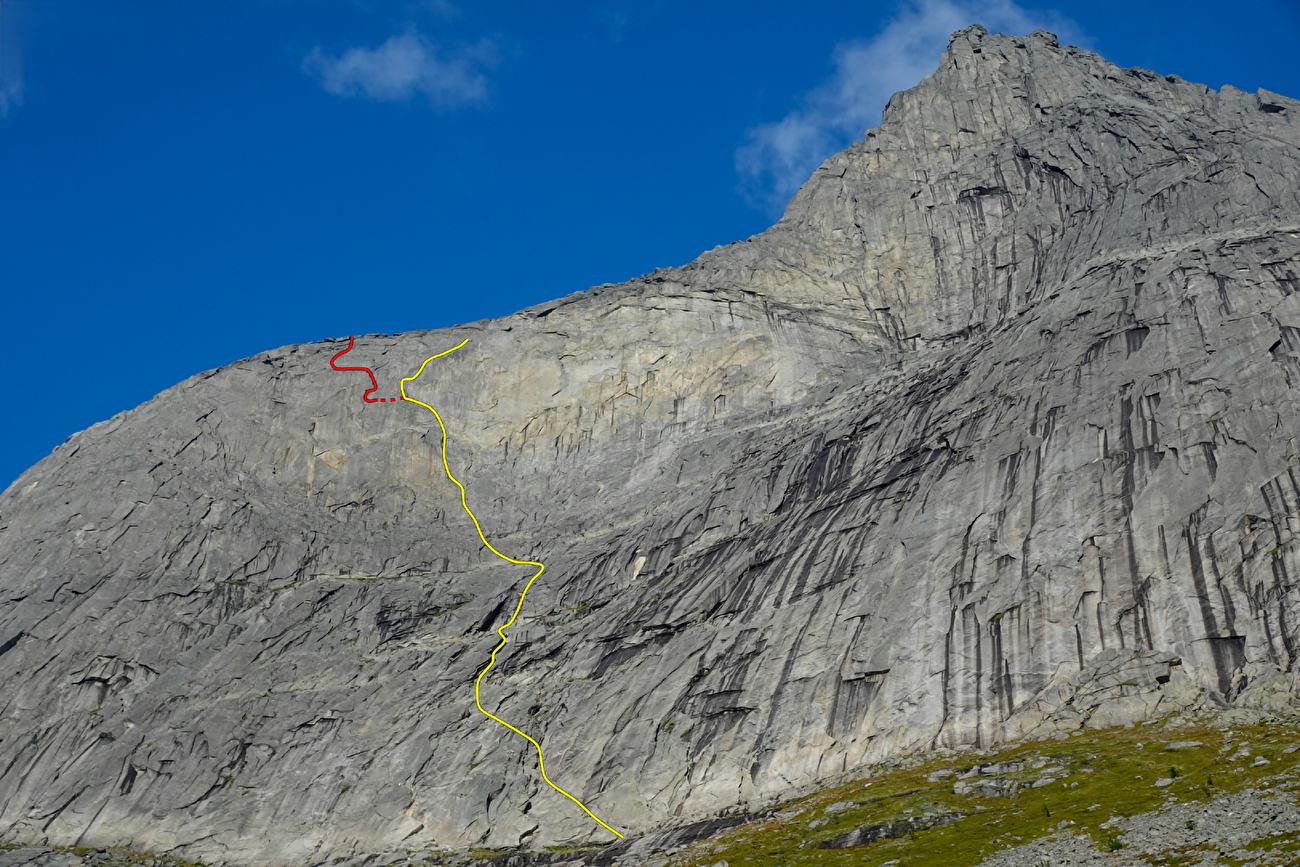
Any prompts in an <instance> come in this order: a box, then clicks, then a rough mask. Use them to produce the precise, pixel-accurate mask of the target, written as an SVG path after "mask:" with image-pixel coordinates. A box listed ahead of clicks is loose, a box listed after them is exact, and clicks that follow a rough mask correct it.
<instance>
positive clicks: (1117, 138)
mask: <svg viewBox="0 0 1300 867" xmlns="http://www.w3.org/2000/svg"><path fill="white" fill-rule="evenodd" d="M465 338H469V340H470V342H469V344H468V345H467V346H466V347H465V348H464V349H462V350H460V351H459V352H457V353H455V354H454V355H452V356H448V357H447V358H446V359H442V360H439V361H438V362H435V363H434V364H432V365H430V368H429V369H428V370H427V372H426V373H425V374H424V375H423V376H422V377H421V379H420V380H418V381H417V382H415V383H414V384H413V385H408V393H411V394H413V395H414V396H416V397H418V398H419V399H421V400H423V401H425V402H427V403H429V404H431V405H433V406H435V407H437V408H438V409H439V411H440V412H442V413H443V416H444V418H445V419H446V421H447V426H448V432H449V435H450V448H449V454H450V459H451V462H452V466H453V468H454V469H455V470H457V471H458V474H459V475H460V476H461V478H462V479H463V480H464V481H466V482H467V484H468V487H469V492H470V494H469V496H470V498H471V501H472V503H473V504H474V507H475V510H476V512H477V513H478V514H479V516H480V518H481V519H483V522H484V529H485V531H486V532H487V533H488V537H489V538H490V539H491V540H492V542H493V544H494V545H496V546H497V547H498V548H499V549H501V550H502V551H504V552H506V553H510V554H512V555H513V556H516V557H527V558H528V559H536V560H541V561H543V562H545V563H546V564H547V566H548V568H547V571H546V573H545V575H544V576H543V579H541V580H539V582H538V584H537V585H536V587H535V588H534V589H533V590H532V591H531V593H530V594H529V597H528V604H527V606H526V607H525V610H524V611H523V612H522V613H521V615H520V619H519V620H518V621H517V623H516V626H515V628H514V632H513V633H512V636H513V638H514V640H513V641H512V643H511V644H510V645H509V646H508V648H507V651H506V652H504V653H503V656H502V658H501V660H500V664H499V667H498V669H497V670H495V671H494V673H493V675H492V677H491V678H490V679H489V680H488V681H487V682H485V684H484V701H485V705H487V706H488V707H490V708H491V709H492V710H493V712H494V713H498V714H499V715H501V716H502V717H503V718H505V719H508V720H515V721H518V722H519V724H521V725H522V726H523V727H524V728H525V729H526V730H528V731H529V732H530V733H532V734H534V735H535V736H537V737H538V738H539V740H541V741H542V743H543V745H544V746H545V748H546V750H547V756H548V761H547V765H548V772H549V773H550V774H551V776H552V778H553V779H555V780H556V782H558V783H560V784H561V785H563V786H565V787H566V788H567V789H568V790H569V791H572V792H574V793H575V794H576V795H578V796H579V797H581V798H582V799H583V800H584V801H586V802H587V803H588V804H590V805H591V806H592V807H593V809H595V810H596V812H597V813H598V814H599V815H601V816H602V818H604V819H606V820H608V821H610V822H611V823H612V824H615V825H617V826H619V827H621V828H624V829H627V830H628V831H629V832H630V833H639V832H643V831H646V830H649V829H652V828H656V827H661V826H664V825H666V824H671V823H674V822H682V821H687V820H689V819H698V818H702V817H708V816H712V815H717V814H719V813H720V812H723V811H725V810H728V809H731V808H734V807H736V806H737V805H744V804H750V805H752V804H754V803H758V802H762V801H764V800H765V799H768V798H772V797H775V796H778V795H780V794H781V793H782V792H785V791H788V790H789V789H790V787H792V786H797V785H803V784H807V783H811V782H815V781H817V780H819V779H823V778H826V777H828V776H830V775H833V774H836V773H839V772H841V771H844V770H846V769H850V768H853V767H855V766H858V765H861V764H863V763H867V762H871V761H875V760H879V759H883V758H886V757H889V756H893V755H897V754H899V753H903V752H917V751H925V750H928V749H932V748H935V747H942V746H959V745H977V746H987V745H989V744H990V743H993V742H996V741H998V740H1002V739H1008V738H1015V737H1020V736H1025V735H1045V734H1051V733H1056V732H1066V731H1070V730H1072V729H1075V728H1078V727H1080V726H1102V725H1111V724H1120V723H1125V722H1129V721H1133V720H1137V719H1142V718H1145V717H1149V716H1152V715H1158V714H1161V713H1165V712H1169V711H1172V710H1180V709H1186V708H1195V707H1213V706H1226V705H1229V704H1236V705H1238V706H1240V707H1255V708H1261V707H1263V708H1268V707H1276V706H1281V705H1284V704H1286V703H1287V702H1289V701H1290V697H1291V691H1292V685H1293V682H1294V665H1293V663H1294V659H1295V656H1296V653H1297V650H1296V648H1297V642H1300V634H1297V626H1296V624H1297V623H1300V588H1297V585H1296V581H1295V578H1294V576H1295V575H1297V574H1298V573H1297V570H1298V569H1300V558H1298V557H1297V547H1296V533H1297V531H1300V478H1297V472H1298V471H1297V470H1296V469H1295V464H1296V463H1298V462H1300V461H1298V460H1297V451H1298V450H1300V445H1298V443H1297V439H1296V437H1297V434H1296V431H1297V430H1300V412H1298V409H1297V403H1296V395H1297V388H1300V103H1297V102H1296V101H1295V100H1292V99H1288V98H1286V97H1282V96H1279V95H1277V94H1272V93H1269V92H1267V91H1260V92H1259V93H1257V94H1253V95H1252V94H1247V93H1243V92H1241V91H1238V90H1235V89H1233V88H1230V87H1225V88H1224V89H1223V90H1222V91H1220V92H1217V93H1216V92H1214V91H1212V90H1210V89H1208V88H1206V87H1204V86H1202V85H1198V84H1192V83H1189V82H1186V81H1183V80H1181V79H1178V78H1176V77H1173V76H1169V77H1164V76H1159V75H1156V74H1154V73H1151V72H1146V71H1143V70H1138V69H1130V70H1123V69H1119V68H1117V67H1115V66H1114V65H1112V64H1109V63H1107V62H1106V61H1104V60H1103V59H1101V58H1099V57H1097V56H1096V55H1095V54H1091V53H1088V52H1085V51H1081V50H1079V49H1077V48H1073V47H1068V46H1060V45H1059V44H1058V43H1057V40H1056V38H1055V37H1054V36H1052V35H1051V34H1047V33H1043V32H1041V31H1040V32H1037V33H1035V34H1031V35H1030V36H1026V37H1017V36H1006V35H995V34H988V33H987V32H985V31H984V29H983V28H981V27H972V28H969V29H967V30H964V31H961V32H959V33H957V34H955V35H954V37H953V40H952V43H951V45H950V46H949V48H948V50H947V52H946V53H945V54H944V55H943V58H942V59H941V61H940V65H939V69H938V70H937V71H936V72H935V73H934V74H933V75H931V76H929V77H927V78H926V79H925V80H924V81H922V82H921V83H920V84H919V85H917V87H915V88H912V89H911V90H908V91H905V92H903V93H900V94H897V95H896V96H895V97H894V98H893V99H892V100H891V101H890V104H889V107H888V110H887V111H886V113H885V116H884V119H883V121H882V123H881V125H880V126H879V127H878V128H875V129H872V130H870V131H868V132H867V133H866V135H865V137H864V139H863V140H862V141H861V142H858V143H856V144H854V145H853V146H852V147H850V148H848V149H847V150H845V151H843V152H841V153H839V154H837V155H836V156H834V157H832V158H831V159H830V160H828V161H827V162H826V163H825V164H824V165H822V166H821V167H820V168H819V169H818V170H817V171H816V172H815V173H814V175H813V176H812V178H811V179H810V180H809V181H808V183H807V184H805V185H804V187H803V188H802V189H801V190H800V191H799V193H798V194H797V195H796V196H795V197H794V199H793V200H792V201H791V203H790V205H789V207H788V208H787V210H786V213H785V215H784V217H783V218H782V219H781V220H780V221H779V222H778V223H777V224H776V225H775V226H774V227H773V228H772V229H770V230H769V231H767V232H765V233H763V234H761V235H758V236H755V237H754V238H751V239H750V240H748V241H746V242H743V243H736V244H731V245H729V246H725V247H719V248H717V249H715V250H712V251H710V252H707V253H705V254H703V255H702V256H700V257H699V258H698V259H697V260H695V261H694V262H692V263H690V264H689V265H686V266H683V267H681V268H671V269H663V270H660V271H657V272H656V273H655V274H652V275H647V276H646V277H643V278H640V279H638V280H634V281H630V282H628V283H624V284H619V285H617V286H610V287H601V288H598V289H593V290H589V291H586V292H580V293H577V294H575V295H571V296H569V297H567V298H564V299H562V300H559V301H555V302H551V303H548V304H544V305H538V306H536V307H533V308H530V309H529V310H525V311H522V312H520V313H518V314H515V315H513V316H509V317H506V318H504V319H499V320H491V321H485V322H479V323H474V324H471V325H466V326H457V327H455V328H452V329H444V330H441V331H431V332H421V333H413V334H403V335H395V336H387V335H371V336H369V337H365V338H361V339H359V340H357V342H356V347H355V349H354V350H353V353H352V355H351V356H349V357H350V358H355V359H356V361H355V362H353V363H354V364H364V365H366V366H368V367H371V368H373V369H374V371H375V372H376V374H377V375H378V377H379V380H380V385H381V391H380V395H381V396H384V395H387V396H392V395H395V394H396V393H397V382H398V380H399V379H400V378H401V377H404V376H409V375H411V374H412V373H413V372H414V371H415V369H416V368H417V367H418V365H419V364H420V362H421V361H422V360H423V359H424V358H426V357H427V356H429V355H431V354H433V353H434V352H439V351H442V350H444V349H447V348H449V347H451V346H452V345H454V344H456V343H458V342H460V341H461V340H462V339H465ZM345 346H346V340H344V341H342V342H339V341H337V340H332V341H325V342H322V343H319V344H309V345H303V346H289V347H285V348H282V349H279V350H275V351H273V352H268V353H265V354H263V355H260V356H257V357H254V358H251V359H248V360H246V361H242V362H239V363H236V364H233V365H231V366H229V367H226V368H223V369H220V370H216V371H210V372H208V373H204V374H201V375H199V376H196V377H194V378H192V379H190V380H188V381H186V382H184V383H181V384H180V385H178V386H176V387H174V388H172V389H169V390H168V391H166V392H164V393H163V394H161V395H159V396H158V397H157V398H155V399H154V400H152V401H150V402H148V403H146V404H144V405H142V406H140V407H138V408H136V409H134V410H132V411H130V412H127V413H123V414H121V415H118V416H116V417H114V418H113V419H111V420H109V421H107V422H104V423H102V424H99V425H96V426H94V427H92V428H90V429H89V430H87V431H84V432H82V433H80V434H77V435H75V436H73V437H72V438H70V439H69V441H68V442H67V443H66V444H65V445H63V446H61V447H60V448H58V449H56V450H55V452H54V453H53V454H52V455H51V456H50V457H48V458H47V459H45V460H44V461H42V462H41V463H39V464H37V465H36V466H35V467H33V468H32V469H31V470H29V471H28V472H27V473H25V474H24V475H23V476H22V477H21V478H20V479H19V480H18V481H17V482H15V483H14V485H12V486H11V487H10V488H9V489H8V490H7V491H6V492H5V493H4V494H3V495H0V594H3V595H0V672H2V673H3V679H4V688H3V690H0V841H13V842H22V843H27V844H57V845H71V844H76V845H92V846H127V847H132V848H135V849H140V850H146V851H167V852H173V853H177V854H180V855H184V856H187V857H198V858H205V859H211V860H228V861H232V862H240V863H266V864H307V863H317V862H322V861H325V860H328V859H331V858H340V857H347V856H356V855H362V854H366V853H372V852H381V851H385V850H392V849H411V848H421V847H451V848H466V847H470V846H476V845H487V846H511V845H526V846H544V845H551V844H556V843H570V842H583V841H593V840H604V839H607V838H608V835H607V834H606V833H605V832H604V831H603V830H602V829H600V828H599V827H598V826H596V825H594V823H592V822H591V821H590V820H589V819H588V818H587V817H586V816H585V815H584V814H582V813H581V811H579V810H577V808H576V807H574V805H573V804H572V803H571V802H569V801H567V800H565V799H563V798H562V797H561V796H559V795H558V794H556V793H554V792H553V791H551V790H550V789H549V788H547V787H546V786H545V785H544V784H543V783H542V781H541V778H540V776H539V774H538V773H537V768H536V765H535V760H534V757H533V754H532V753H531V747H530V746H529V745H528V744H527V743H526V742H524V741H522V740H521V739H519V738H516V737H513V736H511V735H509V733H507V732H504V731H503V730H502V729H501V727H500V726H498V725H496V724H495V723H492V722H491V721H489V720H487V719H485V718H484V717H482V716H481V715H479V714H477V712H476V711H475V709H474V705H473V686H472V684H473V680H474V677H475V676H476V675H477V673H478V672H479V671H480V670H481V669H482V667H483V665H484V664H485V662H486V657H487V654H488V652H489V651H490V649H491V647H492V645H493V644H494V643H495V640H496V639H495V636H494V634H493V632H492V629H493V628H494V626H495V625H497V624H498V623H499V622H500V621H501V619H502V617H503V614H502V612H503V609H504V608H505V607H507V603H508V602H509V601H511V600H513V599H514V598H516V594H517V593H518V591H519V589H521V582H522V581H523V580H526V579H527V576H528V575H529V574H531V570H528V569H527V568H522V569H521V568H515V567H510V566H508V565H501V564H500V561H497V560H495V558H493V557H491V555H490V554H486V552H485V551H484V550H483V549H482V547H481V545H480V544H479V542H478V540H477V538H476V536H475V534H474V532H473V528H472V526H471V525H470V524H469V523H468V519H466V518H465V516H464V514H463V513H462V512H461V511H460V510H459V504H458V500H457V495H458V492H457V491H456V490H455V488H454V487H453V486H452V485H451V484H450V483H449V482H448V481H447V480H446V478H445V477H444V476H443V474H442V469H441V466H440V463H439V460H438V450H439V448H440V439H439V435H438V431H437V427H436V425H433V426H431V424H430V422H431V418H430V417H429V413H428V412H427V411H425V410H423V409H421V408H419V407H413V406H411V405H408V404H388V403H385V404H379V405H373V404H364V403H363V402H362V400H361V394H362V392H363V391H364V389H365V388H367V387H369V383H368V380H367V379H366V378H365V377H364V375H362V374H357V373H338V372H335V371H333V370H331V369H330V365H329V359H330V358H331V356H333V355H334V354H335V353H337V352H339V351H340V350H341V349H342V348H344V347H345ZM505 616H508V612H507V614H506V615H505Z"/></svg>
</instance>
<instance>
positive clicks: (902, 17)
mask: <svg viewBox="0 0 1300 867" xmlns="http://www.w3.org/2000/svg"><path fill="white" fill-rule="evenodd" d="M976 23H979V24H983V25H984V26H985V27H987V28H988V29H989V31H990V32H998V31H1001V32H1006V33H1020V34H1026V33H1029V32H1031V31H1033V30H1037V29H1039V28H1044V29H1047V30H1052V31H1054V32H1056V33H1057V34H1059V35H1060V36H1061V37H1062V39H1065V40H1067V41H1070V42H1075V41H1077V39H1078V37H1079V35H1080V34H1079V30H1078V28H1077V26H1076V25H1074V24H1073V23H1072V22H1071V21H1069V20H1068V19H1066V18H1062V17H1061V16H1060V15H1058V14H1056V13H1054V12H1041V11H1033V10H1027V9H1023V8H1021V7H1020V6H1017V5H1016V4H1015V3H1014V2H1012V0H916V2H908V0H904V2H903V3H902V4H901V5H900V6H899V8H898V10H897V12H895V14H894V17H893V18H891V19H890V20H889V22H888V23H887V24H886V25H885V27H884V29H883V30H881V31H880V33H878V34H876V35H875V36H873V37H871V38H870V39H862V40H855V41H852V42H844V43H841V44H840V45H838V46H836V48H835V52H834V56H833V61H834V64H835V71H834V72H833V73H832V74H831V76H830V77H829V78H828V79H827V80H826V81H824V82H823V83H822V84H821V85H819V86H818V87H816V88H814V89H813V90H812V91H811V92H809V93H808V94H806V95H805V96H804V98H803V100H802V102H803V105H802V106H801V107H800V108H798V109H796V110H795V111H792V112H790V113H789V114H787V115H786V116H785V117H784V118H782V119H781V120H779V121H776V122H774V123H765V124H762V125H760V126H757V127H755V128H753V129H751V130H749V132H748V139H749V141H748V142H747V143H746V144H745V145H743V146H742V147H740V148H739V149H738V150H737V151H736V171H737V172H738V173H739V174H740V177H741V190H742V192H743V193H744V195H745V197H746V199H747V200H748V201H749V202H750V204H751V205H753V206H755V207H758V208H762V209H764V210H767V211H769V212H771V213H772V214H774V215H779V214H780V213H781V211H782V210H783V209H784V207H785V205H786V203H787V202H788V201H789V200H790V197H791V196H793V195H794V193H795V192H796V191H797V190H798V189H799V187H800V186H801V185H802V184H803V182H804V181H806V180H808V177H809V175H811V174H812V172H813V170H814V169H816V168H817V166H819V165H821V163H822V162H823V161H825V160H826V158H827V157H829V156H831V155H832V154H834V153H835V152H836V151H838V150H840V149H842V148H843V147H845V146H847V145H848V144H849V143H850V142H852V141H854V140H855V139H858V138H861V137H862V135H863V134H864V133H865V132H866V131H867V130H868V129H870V128H871V127H873V126H876V125H877V124H879V123H880V113H881V111H882V110H883V109H884V107H885V104H886V103H887V102H889V97H891V96H893V95H894V93H896V92H897V91H900V90H906V89H907V88H909V87H912V86H914V85H915V84H916V83H917V82H919V81H920V80H921V79H922V78H924V77H925V76H926V75H929V74H930V73H931V72H933V71H934V70H935V68H936V67H937V66H938V65H939V55H940V54H941V53H942V52H943V50H944V49H945V48H947V47H948V37H949V36H950V35H951V34H952V33H954V32H956V31H958V30H961V29H962V28H964V27H968V26H970V25H971V24H976Z"/></svg>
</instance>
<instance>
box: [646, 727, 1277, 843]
mask: <svg viewBox="0 0 1300 867" xmlns="http://www.w3.org/2000/svg"><path fill="white" fill-rule="evenodd" d="M1186 741H1199V742H1200V743H1201V744H1202V745H1201V746H1199V747H1191V748H1185V749H1180V750H1177V751H1172V752H1171V751H1167V750H1166V749H1165V746H1166V744H1168V743H1177V742H1186ZM1225 746H1227V747H1228V749H1226V750H1225V749H1224V747H1225ZM1289 746H1300V731H1296V730H1295V729H1292V728H1286V727H1282V726H1256V727H1249V728H1240V729H1237V730H1236V731H1234V732H1225V731H1222V730H1219V729H1214V728H1209V727H1185V726H1180V727H1177V728H1173V727H1170V728H1165V727H1163V726H1161V725H1159V724H1155V725H1145V726H1139V727H1136V728H1132V729H1112V730H1108V731H1101V732H1089V733H1085V734H1082V735H1079V736H1076V737H1070V738H1068V739H1065V740H1047V741H1033V742H1028V743H1022V744H1018V745H1014V746H1010V747H1007V748H1006V749H1001V750H998V751H997V752H996V753H988V754H979V753H975V752H973V751H968V752H957V753H948V754H946V755H942V756H935V757H931V758H929V759H926V760H924V761H912V762H910V763H909V762H906V761H905V762H903V763H901V764H900V765H899V766H897V767H895V768H893V769H878V771H877V773H875V774H874V775H873V776H870V777H868V778H864V779H860V780H856V781H854V782H850V783H846V784H843V785H839V786H834V787H831V788H827V789H824V790H822V791H819V792H817V793H815V794H812V795H808V796H806V797H803V798H800V799H797V800H794V801H790V802H787V803H785V804H783V805H781V806H780V807H779V808H777V815H776V817H775V818H772V819H768V820H766V821H762V822H754V823H750V824H747V825H743V826H741V827H739V828H736V829H733V830H732V831H730V832H727V833H725V834H721V835H719V836H718V837H714V838H712V839H710V840H705V841H701V842H700V843H697V844H695V845H693V846H691V847H688V848H686V849H684V850H683V851H681V852H679V853H677V854H676V855H675V856H674V857H673V858H672V861H671V864H672V867H709V865H711V864H714V863H716V862H717V861H719V860H725V861H727V862H728V864H729V865H730V867H800V865H808V867H812V865H816V867H850V865H851V867H878V865H881V864H883V863H885V862H887V861H893V860H898V861H899V862H900V865H902V867H964V865H971V867H973V865H977V864H979V862H980V861H982V860H983V859H984V858H986V857H988V856H989V855H991V854H992V853H994V852H996V851H998V850H1000V849H1005V848H1010V847H1013V846H1019V845H1021V844H1023V843H1028V842H1030V841H1032V840H1034V839H1037V838H1039V837H1043V836H1046V835H1048V834H1051V833H1054V832H1056V831H1058V830H1060V827H1059V826H1060V825H1061V823H1063V822H1068V823H1069V824H1068V825H1066V826H1065V827H1066V828H1068V829H1069V830H1070V831H1072V832H1074V833H1079V834H1085V835H1088V836H1090V837H1091V838H1092V839H1093V840H1094V841H1096V843H1097V846H1098V848H1099V849H1105V848H1106V846H1107V843H1108V841H1110V840H1115V841H1116V843H1113V844H1111V845H1112V846H1114V845H1116V844H1118V843H1119V842H1120V841H1119V840H1118V836H1119V832H1118V831H1111V830H1107V829H1104V828H1102V827H1101V825H1102V824H1103V823H1105V822H1107V821H1108V820H1109V819H1111V818H1112V817H1129V816H1134V815H1137V814H1139V813H1145V812H1149V811H1151V810H1155V809H1157V808H1159V807H1160V806H1161V805H1163V804H1164V803H1165V802H1166V801H1167V800H1168V799H1170V798H1171V797H1172V798H1176V799H1177V800H1179V801H1183V802H1188V801H1205V800H1209V799H1210V798H1213V797H1217V796H1220V795H1223V794H1228V793H1231V792H1236V791H1240V790H1241V789H1244V788H1247V787H1250V786H1258V785H1261V784H1262V783H1263V782H1264V781H1265V780H1266V779H1268V778H1270V777H1274V776H1276V775H1277V774H1279V773H1282V772H1286V771H1289V770H1291V769H1292V768H1294V767H1295V766H1296V764H1297V762H1300V752H1296V753H1290V754H1288V753H1283V752H1282V750H1283V749H1285V748H1287V747H1289ZM1243 748H1245V751H1246V753H1245V755H1241V754H1239V751H1240V750H1242V749H1243ZM1256 756H1262V757H1264V758H1266V759H1268V760H1269V764H1267V765H1264V766H1261V767H1258V768H1255V767H1251V764H1252V762H1253V760H1254V758H1255V757H1256ZM993 763H1003V764H1010V763H1023V764H1024V768H1023V769H1022V770H1016V771H1012V772H1007V773H1003V774H999V775H998V777H999V778H1000V779H1002V780H1014V781H1016V782H1017V783H1019V789H1018V791H1015V790H1013V792H1011V793H1008V794H1010V795H1012V796H995V795H990V794H986V793H983V792H980V791H975V792H966V793H960V794H959V793H958V792H960V791H961V788H963V787H957V786H956V785H955V784H957V783H966V784H967V786H969V784H970V783H971V782H974V781H976V780H990V779H991V777H989V776H981V775H976V776H974V777H971V778H970V779H968V780H960V779H958V777H959V775H960V774H962V773H963V772H969V770H970V769H971V768H972V767H974V766H977V765H987V764H993ZM909 765H910V766H909ZM1035 766H1037V767H1035ZM1052 768H1061V769H1062V771H1061V772H1057V773H1056V774H1053V775H1052V776H1056V777H1057V779H1056V780H1055V782H1051V783H1048V784H1047V785H1042V786H1039V787H1033V783H1035V782H1036V781H1038V780H1040V779H1042V778H1043V776H1044V771H1049V770H1050V769H1052ZM941 771H952V772H953V773H952V774H951V775H949V776H943V777H937V778H931V775H932V774H934V773H935V772H941ZM1062 773H1064V775H1063V776H1062ZM1157 782H1163V785H1157ZM955 788H957V791H954V789H955ZM832 805H834V806H832ZM828 808H830V809H828ZM925 813H930V814H935V813H965V814H966V816H965V818H961V819H958V820H957V821H955V822H952V823H950V824H946V825H942V826H939V827H934V828H930V829H929V830H918V831H915V832H913V833H908V834H904V835H903V836H900V837H897V838H894V839H883V840H880V841H878V842H874V843H868V844H866V845H863V846H855V847H852V848H845V849H820V848H818V844H819V843H823V842H826V841H829V840H831V839H832V838H834V837H837V836H839V835H842V834H845V833H847V832H849V831H852V830H853V829H855V828H860V827H863V826H867V825H880V824H885V823H897V822H899V821H904V820H906V819H908V818H909V817H918V816H921V815H922V814H925ZM1288 845H1289V846H1294V847H1296V849H1297V851H1300V840H1289V839H1284V838H1283V837H1276V838H1271V839H1269V840H1262V841H1259V843H1258V846H1259V848H1261V849H1265V850H1266V849H1270V848H1280V849H1283V851H1288V850H1286V849H1285V846H1288ZM1164 857H1165V860H1164V861H1163V862H1161V863H1162V864H1164V865H1167V867H1176V865H1179V864H1183V863H1195V862H1197V861H1199V856H1195V857H1193V855H1192V853H1191V851H1190V850H1186V851H1170V852H1168V853H1166V854H1165V856H1164Z"/></svg>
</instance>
